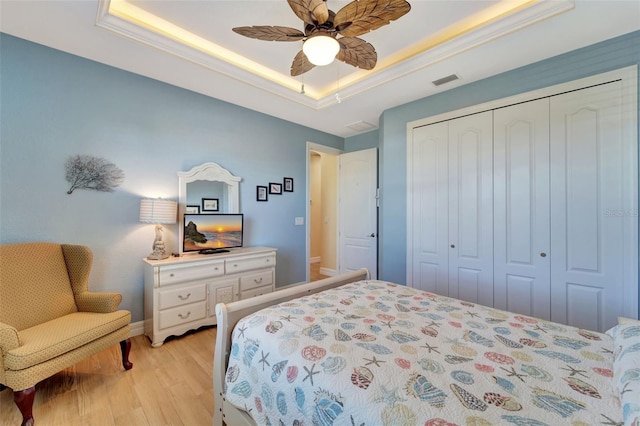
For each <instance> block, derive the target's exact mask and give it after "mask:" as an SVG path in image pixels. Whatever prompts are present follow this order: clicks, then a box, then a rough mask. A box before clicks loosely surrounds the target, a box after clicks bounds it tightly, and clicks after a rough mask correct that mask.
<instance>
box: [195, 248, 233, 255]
mask: <svg viewBox="0 0 640 426" xmlns="http://www.w3.org/2000/svg"><path fill="white" fill-rule="evenodd" d="M198 253H199V254H217V253H229V250H227V249H204V250H200V251H198Z"/></svg>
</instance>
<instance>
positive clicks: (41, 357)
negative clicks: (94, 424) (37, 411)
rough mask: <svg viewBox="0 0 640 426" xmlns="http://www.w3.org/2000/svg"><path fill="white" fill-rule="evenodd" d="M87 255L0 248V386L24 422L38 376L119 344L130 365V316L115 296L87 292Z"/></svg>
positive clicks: (64, 248)
mask: <svg viewBox="0 0 640 426" xmlns="http://www.w3.org/2000/svg"><path fill="white" fill-rule="evenodd" d="M92 260H93V254H92V253H91V250H90V249H89V248H87V247H84V246H78V245H66V244H55V243H23V244H9V245H2V246H0V390H1V389H4V388H5V387H8V388H11V389H12V390H13V393H14V401H15V403H16V405H17V406H18V409H19V410H20V412H21V413H22V418H23V421H22V424H23V425H31V424H33V415H32V410H33V400H34V396H35V390H36V384H37V383H38V382H40V381H42V380H43V379H45V378H47V377H49V376H52V375H53V374H55V373H57V372H59V371H61V370H63V369H65V368H67V367H70V366H72V365H73V364H75V363H77V362H78V361H81V360H83V359H85V358H87V357H89V356H91V355H93V354H95V353H98V352H100V351H102V350H104V349H106V348H108V347H109V346H111V345H114V344H116V343H118V342H120V348H121V350H122V365H123V367H124V369H125V370H129V369H131V367H132V366H133V365H132V364H131V363H130V362H129V351H130V349H131V342H130V341H129V334H130V330H129V323H130V322H131V313H130V312H129V311H124V310H118V305H119V304H120V301H121V300H122V296H121V295H120V294H117V293H90V292H89V291H88V280H89V273H90V271H91V262H92ZM3 385H4V386H3Z"/></svg>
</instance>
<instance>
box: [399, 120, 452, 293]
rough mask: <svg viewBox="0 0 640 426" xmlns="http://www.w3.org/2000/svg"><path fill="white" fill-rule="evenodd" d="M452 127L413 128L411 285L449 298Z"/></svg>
mask: <svg viewBox="0 0 640 426" xmlns="http://www.w3.org/2000/svg"><path fill="white" fill-rule="evenodd" d="M448 142H449V125H448V123H447V122H446V121H445V122H441V123H436V124H431V125H429V126H423V127H417V128H415V129H413V141H412V145H411V156H410V158H409V161H411V176H410V177H409V180H410V185H411V186H412V191H411V194H410V196H411V197H413V203H412V209H411V210H412V211H411V212H410V213H411V219H410V220H411V221H412V226H411V229H412V231H411V233H410V234H409V235H408V237H410V238H411V239H412V246H411V248H410V251H409V253H407V256H411V257H412V262H411V270H410V271H408V275H410V276H409V277H408V278H409V280H408V281H409V284H410V285H411V286H412V287H414V288H418V289H420V290H424V291H430V292H433V293H437V294H442V295H445V296H448V295H449V206H448V203H449V171H448V164H449V143H448Z"/></svg>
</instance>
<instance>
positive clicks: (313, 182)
mask: <svg viewBox="0 0 640 426" xmlns="http://www.w3.org/2000/svg"><path fill="white" fill-rule="evenodd" d="M341 153H342V151H340V150H338V149H334V148H329V147H326V146H323V145H318V144H314V143H311V142H307V182H308V187H307V261H308V262H307V265H308V268H307V281H316V280H318V279H322V278H326V277H327V276H332V275H336V274H337V273H338V241H337V236H338V155H339V154H341Z"/></svg>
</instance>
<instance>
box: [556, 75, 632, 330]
mask: <svg viewBox="0 0 640 426" xmlns="http://www.w3.org/2000/svg"><path fill="white" fill-rule="evenodd" d="M621 90H622V83H621V82H620V81H617V82H613V83H608V84H604V85H600V86H595V87H591V88H588V89H583V90H578V91H574V92H569V93H566V94H563V95H558V96H554V97H552V98H551V246H552V247H553V253H552V259H551V280H552V282H553V288H552V299H551V300H552V303H551V319H552V320H553V321H558V322H561V323H565V324H570V325H573V326H577V327H582V328H586V329H590V330H599V331H604V330H606V329H607V328H609V327H611V326H613V325H614V324H616V316H617V315H619V314H620V313H621V312H624V298H625V294H624V286H623V283H624V279H625V276H624V271H625V261H628V260H629V256H628V254H627V255H626V260H625V247H627V248H628V240H629V238H631V235H630V234H631V232H630V230H629V227H628V226H627V224H628V223H629V221H630V220H637V205H636V206H635V210H629V206H630V205H632V204H631V202H629V196H630V194H629V193H628V192H625V191H624V188H628V184H627V183H626V182H629V181H631V180H634V179H638V176H637V171H632V170H629V167H628V164H629V161H628V159H626V158H625V146H624V144H623V138H622V133H623V127H622V113H623V111H622V92H621ZM634 107H635V106H634ZM627 155H628V154H627ZM632 215H635V217H633V218H630V217H629V216H632ZM635 262H636V265H637V259H636V260H635Z"/></svg>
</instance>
